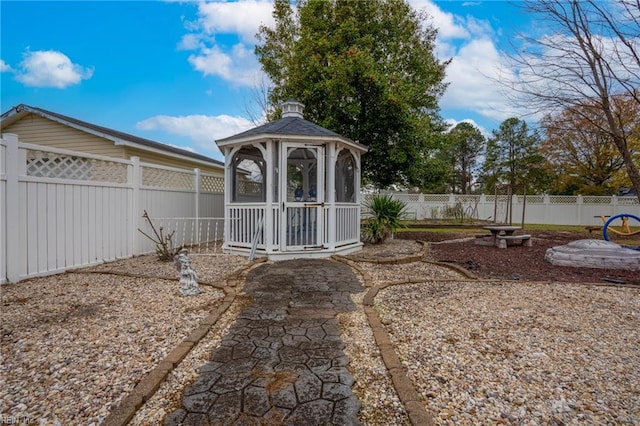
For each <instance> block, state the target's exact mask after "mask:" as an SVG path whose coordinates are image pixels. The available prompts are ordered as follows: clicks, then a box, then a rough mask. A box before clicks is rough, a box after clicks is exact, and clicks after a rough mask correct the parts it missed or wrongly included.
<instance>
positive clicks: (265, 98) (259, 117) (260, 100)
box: [245, 75, 274, 126]
mask: <svg viewBox="0 0 640 426" xmlns="http://www.w3.org/2000/svg"><path fill="white" fill-rule="evenodd" d="M272 88H273V84H271V82H270V81H269V79H268V78H267V77H266V76H264V75H263V76H262V77H261V79H260V82H259V83H258V84H256V85H255V86H254V87H253V88H252V89H251V99H250V101H248V102H247V103H246V104H245V112H246V113H247V115H248V116H249V120H251V123H253V125H254V126H260V125H262V124H265V123H266V122H267V121H268V119H269V118H270V117H271V116H272V115H273V110H274V107H273V106H272V105H271V103H270V102H269V93H270V91H271V89H272ZM271 118H273V117H271Z"/></svg>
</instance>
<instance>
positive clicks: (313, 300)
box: [165, 259, 363, 426]
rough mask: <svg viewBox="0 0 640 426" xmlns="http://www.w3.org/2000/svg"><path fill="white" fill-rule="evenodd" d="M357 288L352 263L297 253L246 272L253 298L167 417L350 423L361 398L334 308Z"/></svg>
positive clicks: (174, 420) (204, 421) (196, 421)
mask: <svg viewBox="0 0 640 426" xmlns="http://www.w3.org/2000/svg"><path fill="white" fill-rule="evenodd" d="M360 291H363V287H362V285H361V283H360V282H359V281H358V279H357V278H356V277H355V275H354V274H353V272H352V271H351V269H350V268H349V267H348V266H347V265H344V264H342V263H339V262H335V261H330V260H311V259H297V260H290V261H283V262H278V263H275V264H266V265H262V266H260V267H258V268H256V269H254V270H253V271H251V272H250V273H249V275H248V276H247V282H246V287H245V292H246V294H247V295H248V296H250V297H253V301H252V302H251V303H250V304H249V305H248V306H247V307H245V308H244V309H243V311H242V313H241V314H240V316H239V317H238V319H237V321H236V322H235V324H234V325H233V326H232V327H231V328H230V330H229V333H228V334H227V335H226V336H225V337H224V338H223V340H222V342H221V344H220V346H219V347H218V348H217V349H216V350H215V352H214V354H213V356H212V359H211V361H209V362H208V363H207V364H205V365H204V366H203V367H202V369H201V372H200V375H199V377H198V379H197V380H196V382H195V383H193V385H191V387H189V388H187V389H186V390H185V392H184V397H183V401H182V408H180V409H178V410H176V411H174V412H173V413H172V414H170V415H169V416H167V418H166V419H165V425H167V426H169V425H251V424H283V425H330V424H333V425H356V424H358V423H359V422H358V420H357V413H358V410H359V408H360V402H359V401H358V399H357V398H356V397H355V396H354V394H353V392H352V391H351V385H352V384H353V377H352V376H351V374H350V373H349V371H348V370H347V368H346V366H347V364H348V362H349V360H348V358H347V356H346V355H345V354H344V351H343V349H344V343H343V342H342V341H341V340H340V329H339V328H338V324H337V320H336V314H337V313H339V312H345V311H349V310H352V309H354V308H355V305H354V304H353V302H352V301H351V299H350V297H349V294H350V293H356V292H360Z"/></svg>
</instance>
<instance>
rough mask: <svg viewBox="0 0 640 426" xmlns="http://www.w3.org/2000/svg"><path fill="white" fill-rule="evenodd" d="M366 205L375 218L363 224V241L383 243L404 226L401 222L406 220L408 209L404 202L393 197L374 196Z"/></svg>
mask: <svg viewBox="0 0 640 426" xmlns="http://www.w3.org/2000/svg"><path fill="white" fill-rule="evenodd" d="M364 205H365V207H366V208H367V209H368V210H370V212H371V215H372V216H373V217H371V218H370V219H366V220H365V221H364V222H363V223H362V228H361V231H362V240H363V241H365V242H368V243H373V244H379V243H382V242H384V241H385V240H386V239H387V238H388V237H390V236H392V235H393V233H394V232H395V231H397V230H398V229H399V228H401V227H402V226H403V225H402V222H401V220H402V219H404V218H405V216H406V208H407V204H406V203H405V202H404V201H402V200H396V199H394V198H393V197H392V196H391V195H374V196H373V197H371V199H370V200H369V201H367V202H365V203H364Z"/></svg>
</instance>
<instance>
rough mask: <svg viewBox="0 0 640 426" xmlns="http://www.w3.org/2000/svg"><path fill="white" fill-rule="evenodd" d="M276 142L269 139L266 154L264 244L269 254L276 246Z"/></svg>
mask: <svg viewBox="0 0 640 426" xmlns="http://www.w3.org/2000/svg"><path fill="white" fill-rule="evenodd" d="M274 143H275V142H274V141H273V140H268V141H267V142H266V148H267V149H266V151H267V152H266V154H265V161H266V165H267V175H266V179H267V188H266V191H267V193H266V194H265V195H266V196H265V206H264V208H265V212H264V226H263V228H262V229H263V230H264V245H265V253H266V254H267V255H269V253H271V252H272V251H273V248H274V234H273V223H274V220H273V192H274V185H273V184H274V182H273V179H274V177H273V175H274V173H273V144H274Z"/></svg>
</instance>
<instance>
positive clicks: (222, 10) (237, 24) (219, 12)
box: [198, 0, 275, 44]
mask: <svg viewBox="0 0 640 426" xmlns="http://www.w3.org/2000/svg"><path fill="white" fill-rule="evenodd" d="M198 11H199V14H200V19H199V21H200V24H201V25H202V28H203V30H204V31H205V32H206V33H208V34H238V35H239V36H240V37H241V39H242V40H243V42H244V43H245V44H255V42H256V39H255V35H256V33H257V32H258V27H259V26H260V25H261V24H264V25H268V26H273V24H274V23H275V21H274V19H273V17H272V16H271V12H272V11H273V3H272V2H271V1H267V0H264V1H260V0H240V1H237V2H220V3H219V2H212V3H200V4H199V6H198Z"/></svg>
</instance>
